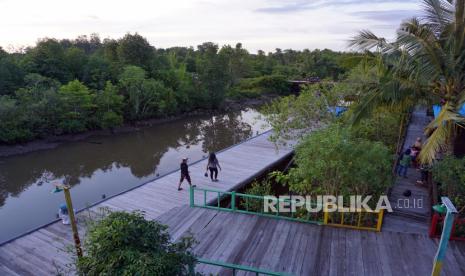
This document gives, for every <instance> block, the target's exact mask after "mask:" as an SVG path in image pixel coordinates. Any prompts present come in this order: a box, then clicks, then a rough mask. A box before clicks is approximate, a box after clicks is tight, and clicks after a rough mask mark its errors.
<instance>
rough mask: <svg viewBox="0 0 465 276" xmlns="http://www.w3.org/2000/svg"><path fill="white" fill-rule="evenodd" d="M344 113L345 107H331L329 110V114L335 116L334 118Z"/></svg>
mask: <svg viewBox="0 0 465 276" xmlns="http://www.w3.org/2000/svg"><path fill="white" fill-rule="evenodd" d="M345 111H347V107H345V106H331V107H330V108H329V112H331V113H334V114H336V117H339V116H341V114H342V113H344V112H345Z"/></svg>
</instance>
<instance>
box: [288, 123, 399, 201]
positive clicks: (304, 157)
mask: <svg viewBox="0 0 465 276" xmlns="http://www.w3.org/2000/svg"><path fill="white" fill-rule="evenodd" d="M391 161H392V160H391V154H390V153H389V150H388V148H387V147H386V146H384V145H383V144H381V143H379V142H372V141H368V140H365V139H355V138H352V137H351V136H350V134H349V132H348V130H347V129H346V128H342V127H341V126H339V125H338V124H335V125H332V126H330V127H328V128H325V129H322V130H318V131H315V132H313V133H311V134H309V135H308V136H307V137H306V138H305V139H303V141H302V142H301V143H300V144H299V145H298V146H297V148H296V155H295V164H296V167H295V168H292V169H291V170H290V172H289V174H288V180H287V181H288V184H289V187H290V189H291V190H292V191H294V192H297V193H299V194H304V195H315V194H319V195H321V194H324V195H325V194H330V195H373V196H374V197H376V196H378V195H380V194H381V193H383V192H384V191H385V190H386V188H387V187H389V186H390V185H391V183H392V182H391V180H392V178H391V168H392V167H391V165H392V162H391Z"/></svg>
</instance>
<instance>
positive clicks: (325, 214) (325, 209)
mask: <svg viewBox="0 0 465 276" xmlns="http://www.w3.org/2000/svg"><path fill="white" fill-rule="evenodd" d="M328 216H329V214H328V210H327V208H326V205H325V206H323V224H328Z"/></svg>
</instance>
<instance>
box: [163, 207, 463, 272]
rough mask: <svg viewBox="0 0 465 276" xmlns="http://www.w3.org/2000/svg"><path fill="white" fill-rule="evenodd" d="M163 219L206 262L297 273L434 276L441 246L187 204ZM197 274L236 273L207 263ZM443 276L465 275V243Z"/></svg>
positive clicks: (449, 258) (452, 249)
mask: <svg viewBox="0 0 465 276" xmlns="http://www.w3.org/2000/svg"><path fill="white" fill-rule="evenodd" d="M159 219H160V221H161V222H163V223H165V224H167V225H169V231H170V233H171V235H172V237H173V238H174V239H179V238H180V237H182V236H184V235H192V236H194V238H195V239H196V240H197V242H198V244H197V245H196V246H195V248H194V252H195V253H196V254H197V255H198V256H200V257H202V258H206V259H209V260H215V261H222V262H227V263H234V264H241V265H247V266H252V267H258V268H261V269H267V270H271V271H275V272H284V273H290V274H293V275H357V276H358V275H367V276H377V275H394V276H397V275H412V276H416V275H430V274H431V270H432V266H433V259H434V256H435V253H436V250H437V248H438V240H437V239H430V238H429V237H428V236H427V234H426V233H425V234H408V233H396V232H391V231H386V232H379V233H378V232H371V231H360V230H352V229H343V228H336V227H330V226H317V225H312V224H305V223H299V222H290V221H286V220H279V219H274V218H265V217H260V216H254V215H248V214H239V213H231V212H223V211H216V210H211V209H204V208H190V207H188V206H185V207H179V208H176V209H173V210H172V211H170V212H169V213H167V214H165V215H163V216H161V217H160V218H159ZM197 270H198V271H200V272H203V273H205V275H209V273H213V275H217V273H219V274H218V275H232V274H231V271H228V270H227V269H221V268H218V267H213V266H209V265H203V264H201V265H198V266H197ZM238 275H242V274H238ZM442 275H451V276H459V275H465V243H463V242H451V243H450V244H449V248H448V251H447V254H446V260H445V262H444V267H443V274H442Z"/></svg>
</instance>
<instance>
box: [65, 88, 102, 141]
mask: <svg viewBox="0 0 465 276" xmlns="http://www.w3.org/2000/svg"><path fill="white" fill-rule="evenodd" d="M58 96H59V98H60V102H61V104H62V107H61V108H62V111H61V120H60V128H61V129H63V130H64V131H65V132H69V133H74V132H81V131H84V130H87V126H88V121H89V118H90V115H91V112H92V111H93V109H94V108H95V105H94V104H93V101H94V98H95V94H93V93H91V92H90V91H89V89H88V88H87V87H86V86H85V85H84V84H82V83H81V82H80V81H78V80H74V81H71V82H69V83H68V84H66V85H63V86H61V87H60V89H59V91H58Z"/></svg>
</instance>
